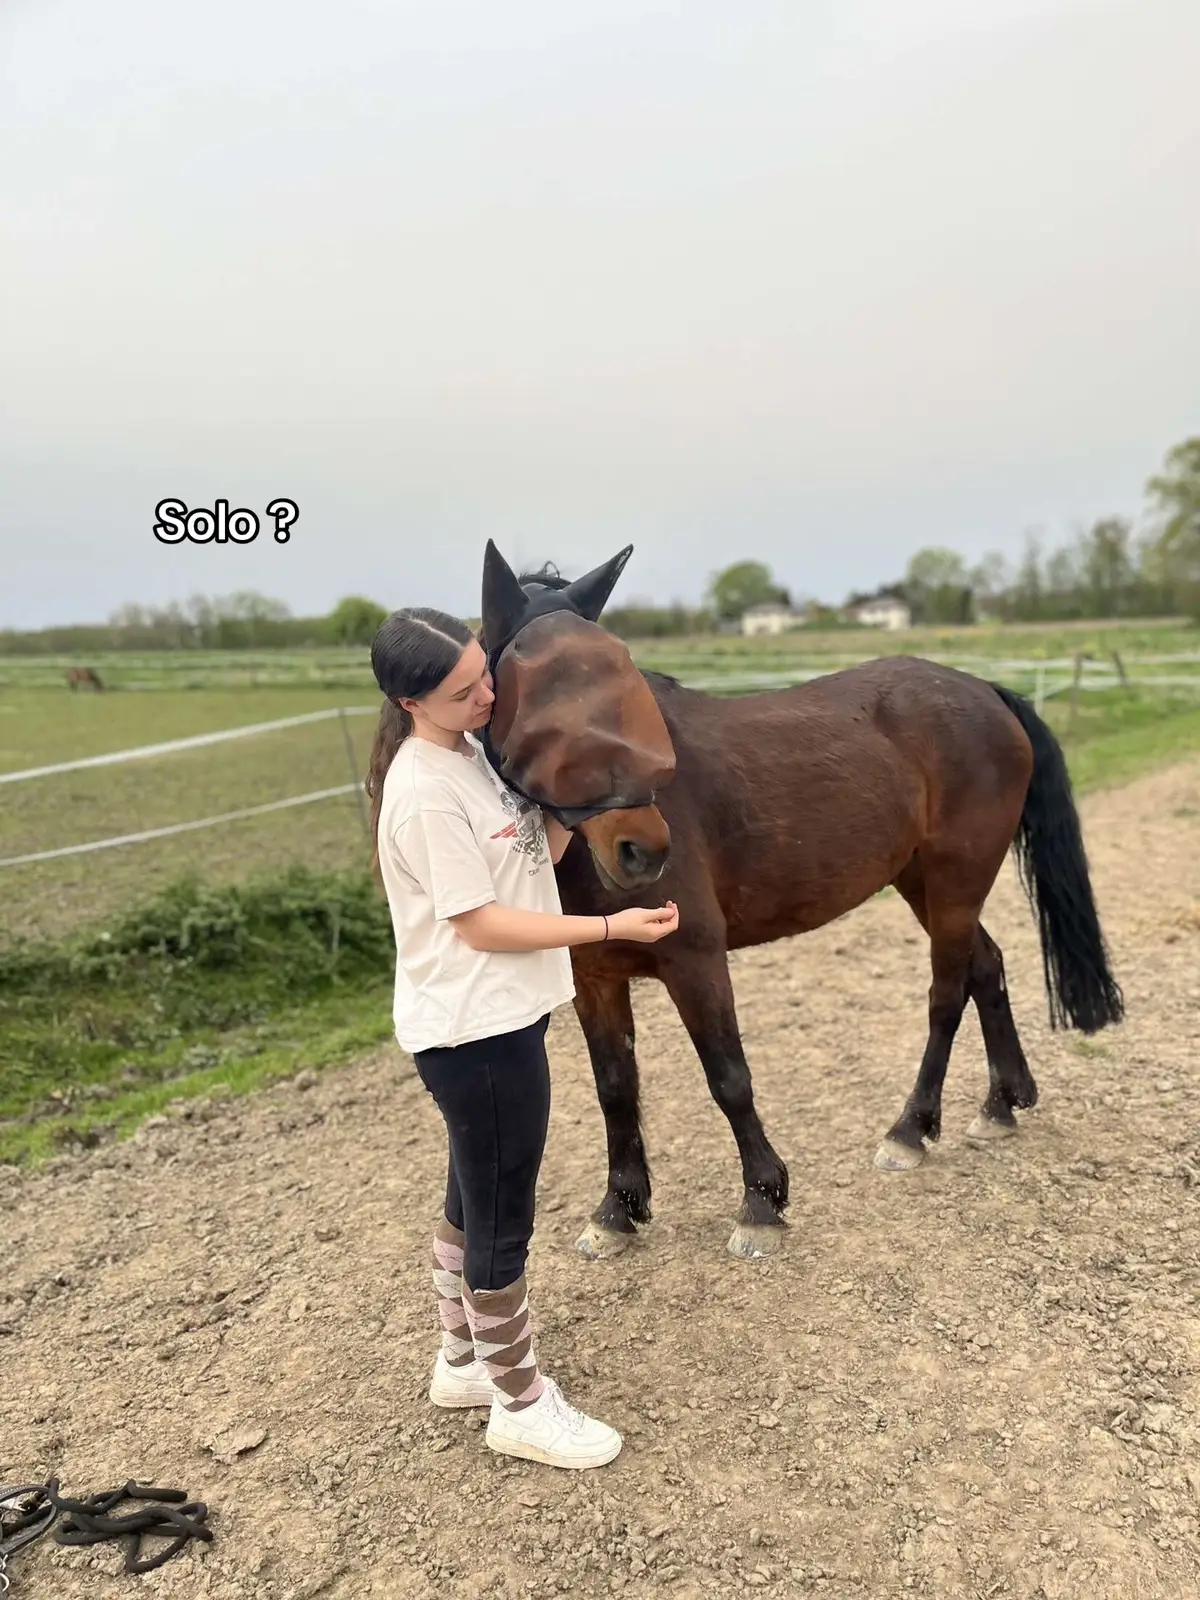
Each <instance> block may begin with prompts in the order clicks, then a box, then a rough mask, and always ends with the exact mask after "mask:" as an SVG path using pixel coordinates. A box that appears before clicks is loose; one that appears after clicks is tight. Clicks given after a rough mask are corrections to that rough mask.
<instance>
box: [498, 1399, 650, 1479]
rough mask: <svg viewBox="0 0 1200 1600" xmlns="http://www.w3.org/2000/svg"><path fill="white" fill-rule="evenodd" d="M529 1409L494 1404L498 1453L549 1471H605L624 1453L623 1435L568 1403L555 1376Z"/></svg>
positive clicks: (527, 1407)
mask: <svg viewBox="0 0 1200 1600" xmlns="http://www.w3.org/2000/svg"><path fill="white" fill-rule="evenodd" d="M543 1382H544V1383H545V1388H544V1390H543V1391H542V1393H541V1395H540V1396H539V1398H538V1399H537V1400H535V1401H534V1403H533V1404H532V1405H531V1406H526V1407H525V1409H524V1410H523V1411H506V1410H505V1408H504V1406H503V1405H501V1403H500V1399H499V1397H498V1396H497V1398H496V1399H494V1400H493V1401H492V1415H491V1419H490V1421H489V1422H488V1430H487V1434H486V1436H485V1437H486V1442H487V1443H488V1444H489V1445H490V1446H491V1448H492V1449H493V1450H495V1451H496V1452H497V1453H498V1454H500V1455H503V1456H520V1457H521V1458H522V1459H523V1460H525V1461H543V1462H545V1464H546V1465H547V1466H548V1467H575V1468H580V1467H603V1466H605V1465H607V1463H608V1462H610V1461H612V1460H613V1459H614V1457H616V1456H617V1455H619V1454H620V1451H621V1444H622V1440H621V1435H620V1434H619V1433H618V1432H617V1431H616V1429H615V1428H610V1427H609V1426H608V1425H607V1423H604V1422H597V1421H596V1420H595V1418H594V1417H585V1416H584V1414H583V1412H582V1411H576V1409H575V1407H574V1406H572V1405H568V1404H567V1402H566V1400H564V1399H563V1395H562V1390H561V1389H560V1388H559V1387H558V1385H557V1384H556V1383H555V1382H554V1380H553V1379H552V1378H544V1379H543Z"/></svg>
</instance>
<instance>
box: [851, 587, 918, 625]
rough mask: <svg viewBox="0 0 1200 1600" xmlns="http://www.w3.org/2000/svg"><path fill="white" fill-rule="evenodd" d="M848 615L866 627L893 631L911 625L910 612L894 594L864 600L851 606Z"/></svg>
mask: <svg viewBox="0 0 1200 1600" xmlns="http://www.w3.org/2000/svg"><path fill="white" fill-rule="evenodd" d="M850 615H851V617H852V618H853V619H854V621H855V622H861V623H863V624H864V626H866V627H868V628H887V629H888V630H889V631H895V630H896V629H898V628H911V627H912V612H911V611H910V610H909V608H908V607H907V606H906V605H905V604H904V601H903V600H897V599H896V597H895V595H877V596H876V598H875V599H874V600H864V601H863V602H862V604H861V605H857V606H852V607H851V609H850Z"/></svg>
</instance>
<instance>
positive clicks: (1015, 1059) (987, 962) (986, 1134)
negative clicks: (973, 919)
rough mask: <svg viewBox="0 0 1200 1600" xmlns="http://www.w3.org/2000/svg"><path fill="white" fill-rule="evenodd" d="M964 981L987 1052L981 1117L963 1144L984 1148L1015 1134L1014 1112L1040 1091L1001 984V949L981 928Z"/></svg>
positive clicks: (1030, 1103)
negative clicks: (967, 974)
mask: <svg viewBox="0 0 1200 1600" xmlns="http://www.w3.org/2000/svg"><path fill="white" fill-rule="evenodd" d="M968 981H969V986H970V993H971V999H972V1000H974V1002H975V1009H976V1010H977V1011H978V1013H979V1024H980V1027H981V1028H982V1030H983V1043H984V1048H985V1049H986V1050H987V1059H988V1094H987V1099H986V1100H985V1101H984V1102H983V1107H982V1109H981V1111H980V1112H979V1115H978V1116H977V1117H976V1118H975V1120H974V1121H973V1122H972V1124H971V1126H970V1127H969V1128H968V1130H967V1138H968V1139H970V1140H972V1141H974V1142H976V1143H980V1144H982V1143H984V1142H985V1141H991V1140H993V1139H1004V1138H1007V1137H1009V1136H1011V1135H1012V1134H1014V1133H1016V1131H1017V1119H1016V1118H1015V1117H1014V1116H1013V1111H1014V1110H1018V1111H1023V1110H1026V1109H1028V1108H1029V1107H1030V1106H1035V1105H1036V1104H1037V1098H1038V1090H1037V1084H1036V1083H1035V1082H1034V1079H1033V1074H1032V1073H1031V1072H1030V1070H1029V1063H1028V1062H1027V1061H1026V1060H1025V1052H1024V1050H1022V1048H1021V1041H1020V1038H1019V1037H1018V1035H1017V1025H1016V1023H1015V1022H1014V1021H1013V1014H1012V1007H1011V1006H1010V1004H1009V1001H1008V986H1007V984H1006V983H1005V980H1004V957H1003V956H1002V955H1001V953H1000V946H999V945H998V944H996V942H995V940H994V939H992V938H990V937H989V935H988V934H987V932H986V931H985V929H984V928H983V926H982V924H981V925H980V927H979V930H978V932H977V934H976V937H975V948H974V950H973V951H972V953H971V972H970V978H969V980H968Z"/></svg>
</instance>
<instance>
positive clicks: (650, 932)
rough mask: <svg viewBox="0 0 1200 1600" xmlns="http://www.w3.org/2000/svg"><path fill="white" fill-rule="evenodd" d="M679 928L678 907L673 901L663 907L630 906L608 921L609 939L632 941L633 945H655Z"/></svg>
mask: <svg viewBox="0 0 1200 1600" xmlns="http://www.w3.org/2000/svg"><path fill="white" fill-rule="evenodd" d="M678 926H679V907H678V906H677V905H676V904H675V902H674V900H668V901H667V903H666V905H665V906H631V907H630V909H629V910H628V911H617V912H615V913H614V914H613V915H612V916H610V917H609V919H608V936H609V938H610V939H632V940H633V942H634V943H635V944H655V943H657V941H658V940H659V939H665V938H666V936H667V935H668V934H669V933H674V932H675V930H676V928H678Z"/></svg>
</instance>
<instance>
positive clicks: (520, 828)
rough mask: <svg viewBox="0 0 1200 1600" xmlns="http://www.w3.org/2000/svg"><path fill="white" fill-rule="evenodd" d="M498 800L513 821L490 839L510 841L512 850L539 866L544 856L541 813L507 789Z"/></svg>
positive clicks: (543, 829) (543, 828)
mask: <svg viewBox="0 0 1200 1600" xmlns="http://www.w3.org/2000/svg"><path fill="white" fill-rule="evenodd" d="M499 798H500V804H501V805H502V806H503V807H504V809H505V811H506V812H508V814H509V816H510V817H512V819H513V820H512V821H511V822H510V823H509V824H508V825H507V826H506V827H503V828H501V829H499V831H498V832H496V833H494V834H492V838H493V839H511V840H512V847H513V849H514V850H518V851H520V853H521V854H522V855H525V856H530V857H532V859H533V860H534V861H535V862H536V863H538V864H540V863H541V862H542V860H543V859H544V858H545V855H546V828H545V824H544V823H543V822H542V814H541V812H540V811H539V810H538V808H537V806H534V805H531V804H530V803H529V801H528V800H522V799H521V798H520V796H519V795H515V794H513V793H512V791H511V790H509V789H506V790H504V792H503V793H502V794H501V795H500V797H499Z"/></svg>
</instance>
